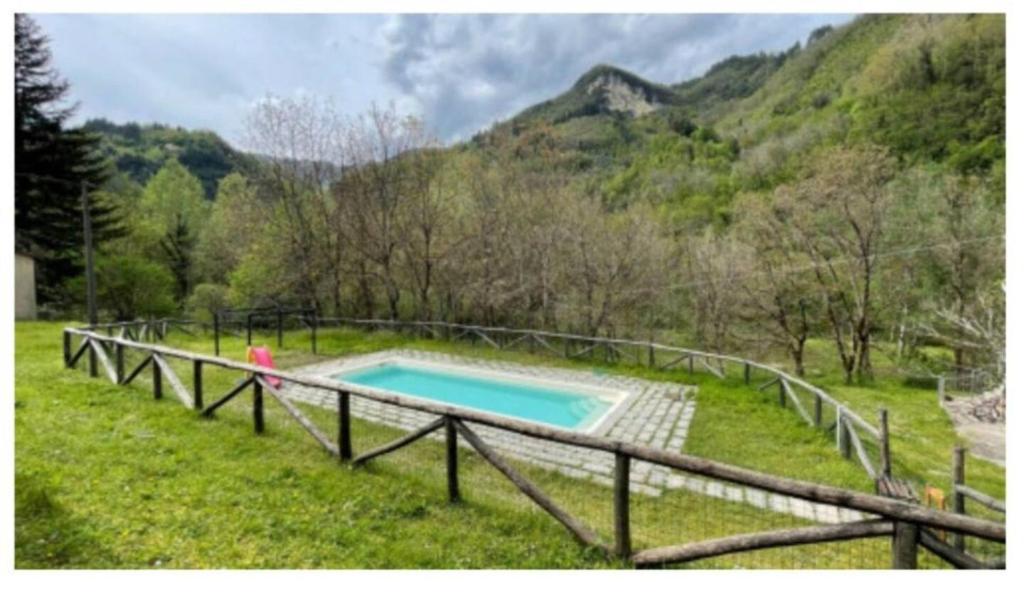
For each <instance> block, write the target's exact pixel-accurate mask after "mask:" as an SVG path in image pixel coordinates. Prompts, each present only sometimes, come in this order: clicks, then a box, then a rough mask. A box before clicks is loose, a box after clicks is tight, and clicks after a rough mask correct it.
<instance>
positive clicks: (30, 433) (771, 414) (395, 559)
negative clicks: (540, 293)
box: [16, 324, 1002, 567]
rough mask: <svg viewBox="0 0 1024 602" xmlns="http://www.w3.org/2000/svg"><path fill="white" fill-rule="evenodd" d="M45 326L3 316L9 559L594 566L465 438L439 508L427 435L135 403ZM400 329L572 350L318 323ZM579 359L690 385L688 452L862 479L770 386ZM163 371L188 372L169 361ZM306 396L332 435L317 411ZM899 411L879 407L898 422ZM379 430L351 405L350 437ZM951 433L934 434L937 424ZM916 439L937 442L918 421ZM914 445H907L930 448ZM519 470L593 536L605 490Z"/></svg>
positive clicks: (703, 511) (698, 514) (702, 512)
mask: <svg viewBox="0 0 1024 602" xmlns="http://www.w3.org/2000/svg"><path fill="white" fill-rule="evenodd" d="M59 329H60V327H59V325H55V324H18V326H17V340H16V343H17V361H16V374H17V377H16V378H17V380H16V399H17V403H16V408H17V410H16V434H17V438H16V459H17V464H16V466H17V472H16V562H17V566H19V567H43V566H46V567H53V566H68V567H85V566H88V567H113V566H118V567H144V566H171V567H219V566H230V567H261V566H262V567H397V566H405V567H483V566H505V567H531V566H532V567H584V566H588V567H593V566H608V565H607V563H606V561H604V560H602V559H601V558H600V556H599V555H597V554H596V553H595V552H593V551H586V550H582V549H581V548H580V547H579V546H577V545H576V544H575V543H574V542H573V540H572V539H571V538H569V537H568V536H567V535H566V534H565V533H564V531H562V529H561V528H560V527H559V526H558V525H557V524H555V523H554V522H553V521H551V520H550V519H549V518H548V517H547V516H546V515H543V514H541V513H539V512H538V511H536V510H535V509H533V508H531V506H530V504H529V503H528V502H526V501H525V500H524V499H523V498H522V496H520V495H518V494H516V492H515V491H514V490H512V489H511V487H510V486H509V485H508V484H507V483H506V482H505V481H504V480H503V479H502V478H500V477H499V476H497V475H496V473H495V472H494V471H493V470H491V469H490V468H489V467H488V466H486V465H484V464H483V463H482V462H481V461H480V460H479V458H477V457H475V456H474V455H473V454H471V453H468V452H467V453H464V454H463V457H462V459H461V463H460V477H461V480H462V482H463V491H464V495H465V496H466V498H467V499H468V503H466V504H461V505H456V506H452V505H449V504H447V503H446V502H445V491H444V474H443V470H444V469H443V460H442V459H443V455H442V454H443V452H442V449H441V446H440V445H437V444H433V443H420V444H418V445H415V446H412V447H410V448H408V451H402V452H399V453H398V454H396V455H394V457H388V459H387V460H384V461H381V462H377V463H375V464H374V466H373V467H372V468H371V469H369V470H360V471H350V470H347V469H339V467H338V466H337V465H336V463H335V462H333V461H332V460H331V459H329V458H328V457H326V456H324V455H323V454H321V453H318V448H317V447H316V446H315V444H314V443H313V442H312V440H311V439H310V438H309V437H308V436H306V434H305V433H304V432H302V431H301V430H300V428H299V427H298V426H297V425H295V424H294V423H293V422H292V421H290V420H289V419H288V418H287V417H286V416H285V415H284V413H283V411H281V410H280V409H278V408H277V407H276V405H275V404H273V403H272V402H270V401H269V400H268V415H267V423H268V434H267V435H266V436H264V437H255V436H253V435H252V432H251V422H250V417H249V415H248V408H247V404H246V403H245V399H247V398H242V399H241V400H239V401H236V402H233V403H231V404H229V405H228V406H225V408H224V409H223V410H222V411H221V412H220V413H219V416H220V418H219V419H218V420H215V421H203V420H199V419H196V418H195V417H193V416H192V415H191V414H190V413H189V412H188V411H187V410H185V409H184V408H183V407H182V406H180V405H179V404H177V402H176V401H174V400H173V398H171V397H170V395H169V393H168V398H166V399H165V400H163V401H161V402H153V401H151V399H150V395H149V394H148V393H147V392H146V390H145V387H146V385H147V384H148V383H147V375H143V378H142V379H141V380H142V382H141V383H140V386H138V387H134V386H133V387H131V388H117V387H114V386H112V385H111V384H109V383H108V382H105V381H102V380H90V379H89V378H88V377H86V376H85V375H84V373H83V372H82V371H68V370H63V369H61V366H60V351H59ZM265 342H268V343H269V342H270V341H269V340H268V341H265ZM303 343H304V341H302V340H300V337H299V336H298V335H289V340H288V341H287V346H288V347H289V350H288V351H285V352H281V353H278V356H279V357H278V359H279V363H280V364H281V365H282V366H285V367H287V366H290V365H298V364H302V363H307V362H309V361H312V360H313V359H314V357H313V356H311V355H310V354H308V353H305V352H302V351H298V349H299V348H303ZM173 344H175V345H178V346H182V347H190V348H193V349H196V350H199V351H205V352H209V349H210V343H209V341H208V340H198V339H188V338H187V337H176V338H175V340H174V341H173ZM399 345H401V346H410V347H417V348H422V349H429V350H437V351H446V352H456V353H473V354H474V355H483V356H490V357H495V358H501V359H504V360H510V361H521V362H541V361H543V362H547V363H554V364H565V365H573V366H575V367H577V368H583V367H584V366H582V365H581V363H580V362H564V361H560V360H548V359H545V358H540V357H538V356H531V355H527V354H522V353H514V352H497V351H495V350H485V349H483V348H480V347H476V348H473V347H470V346H469V345H453V344H448V343H441V342H436V341H412V340H410V339H408V338H405V337H401V336H397V335H388V334H383V333H381V334H375V335H371V336H366V335H364V334H360V333H354V332H350V331H340V332H331V333H322V336H321V337H320V349H321V352H322V353H324V354H341V353H358V352H368V351H373V350H377V349H383V348H387V347H393V346H399ZM225 352H226V354H227V355H230V356H233V357H236V358H239V359H240V358H241V356H242V345H241V344H240V342H239V341H238V340H236V339H231V340H228V341H227V342H226V343H225ZM594 369H607V370H616V371H623V372H628V373H632V374H636V375H637V376H646V377H660V378H666V377H672V378H674V379H677V380H687V379H696V381H698V382H700V384H701V389H700V405H699V406H698V408H699V409H698V412H697V415H696V418H695V420H694V423H693V425H692V426H691V434H690V438H689V440H688V442H687V446H686V451H688V452H692V453H697V454H701V455H707V456H709V457H715V458H718V459H722V460H727V461H731V462H735V463H738V464H742V465H746V466H751V467H754V468H760V469H764V470H769V471H771V472H775V473H778V474H784V475H789V476H795V477H801V478H809V479H816V480H820V481H823V482H829V483H835V484H839V485H848V486H852V487H858V488H862V489H867V488H869V486H870V485H869V484H868V483H867V481H866V478H864V477H863V475H862V474H861V473H860V472H859V470H858V469H857V468H856V467H855V466H854V465H853V464H851V463H849V462H845V461H843V460H841V459H839V458H838V457H837V455H836V454H835V452H834V451H833V450H832V449H831V442H830V441H829V440H828V438H827V437H825V436H823V435H820V434H818V433H816V432H814V431H813V430H811V429H808V428H806V427H804V426H802V424H801V423H800V422H799V420H798V418H796V416H795V414H793V413H792V412H789V411H785V410H781V409H779V408H777V407H776V406H775V405H774V404H772V403H767V400H769V399H770V396H769V395H765V396H760V395H758V394H754V393H750V392H749V391H748V392H746V393H745V394H744V393H743V392H744V391H746V389H745V388H742V387H740V386H735V385H732V384H729V383H718V382H712V381H707V380H706V379H701V378H700V377H699V376H696V377H689V376H687V375H685V373H684V372H680V373H658V372H649V371H647V370H643V369H639V368H614V367H595V368H594ZM178 372H179V374H181V375H183V376H185V375H187V374H188V371H187V370H186V369H185V367H184V366H182V369H181V370H179V371H178ZM205 383H206V388H207V389H208V390H209V391H210V392H208V393H207V396H208V398H210V399H212V398H213V397H214V395H215V393H214V392H216V391H223V390H226V389H227V388H229V387H230V386H231V384H232V383H233V377H232V376H231V375H229V374H228V373H224V372H221V371H219V370H218V371H214V370H208V371H207V375H206V380H205ZM856 391H859V390H855V391H851V393H854V392H856ZM931 407H932V408H935V406H934V404H932V406H931ZM310 413H311V415H312V417H313V419H314V420H316V421H317V422H319V423H320V424H321V426H322V427H323V429H324V430H325V431H326V432H331V429H332V428H333V417H332V416H329V415H328V414H327V413H326V412H319V411H312V412H310ZM932 414H934V411H933V412H932ZM914 421H915V424H916V422H917V418H914ZM727 425H731V426H727ZM903 425H904V423H901V422H898V421H896V420H894V428H896V430H897V431H899V430H901V429H902V428H903ZM947 430H949V431H951V429H949V428H948V426H947ZM395 434H396V433H395V432H394V431H392V430H390V429H386V428H383V427H378V426H375V425H371V424H367V423H362V422H359V421H356V426H355V432H354V436H355V439H356V441H355V444H356V448H357V451H358V450H365V449H367V448H369V447H371V446H374V445H377V444H380V443H382V442H384V441H386V440H388V439H389V438H393V437H394V436H395ZM897 437H898V438H899V439H903V438H904V437H902V436H901V435H899V434H897ZM949 437H950V435H949V434H948V433H946V432H941V433H940V438H941V439H943V440H945V439H948V438H949ZM905 439H906V441H905V442H904V443H900V444H899V446H897V451H896V453H897V454H900V453H901V451H900V448H901V447H905V448H906V449H908V450H915V449H918V448H919V447H920V446H921V445H922V444H923V443H922V441H919V440H917V439H916V438H914V437H905ZM925 443H927V444H928V446H929V447H930V446H931V445H934V444H935V442H934V441H931V437H929V438H928V439H927V440H926V441H925ZM919 453H920V455H921V458H922V460H921V461H922V462H923V461H924V460H923V458H925V457H930V455H929V454H926V453H924V452H919ZM943 456H944V454H943ZM908 464H909V465H913V463H912V462H908ZM975 464H978V465H980V462H979V463H972V465H971V467H972V470H971V471H970V472H971V477H972V484H977V485H979V488H982V489H987V490H989V491H996V490H998V491H1001V487H1002V478H1001V474H996V472H997V471H996V470H994V469H993V470H992V471H990V472H991V474H989V475H988V477H987V478H989V479H990V480H991V482H987V481H986V482H985V485H984V486H982V485H981V484H980V483H975V477H976V476H977V473H978V471H977V470H974V466H975ZM929 465H930V463H929ZM522 468H524V470H526V472H527V473H528V474H530V476H531V477H532V478H534V479H536V480H537V482H538V483H540V484H541V485H542V486H543V488H544V489H545V490H546V491H548V492H549V493H551V494H552V495H553V496H554V497H555V498H556V499H557V500H558V501H559V502H560V503H562V504H563V505H564V506H566V507H567V508H568V509H569V510H570V511H572V512H574V513H575V514H577V515H578V516H580V517H581V518H583V519H584V520H585V521H586V522H587V523H588V524H590V525H592V526H594V527H595V528H596V529H597V530H598V532H599V534H600V535H601V536H602V537H604V538H605V539H606V540H608V539H610V537H611V532H610V531H611V530H610V526H611V515H610V491H609V490H608V489H606V488H604V487H601V486H599V485H596V484H590V483H581V482H579V481H576V480H572V479H567V478H565V477H560V476H559V475H555V474H551V473H546V472H544V471H540V470H536V469H531V468H529V467H522ZM634 503H635V505H636V507H635V511H634V521H633V522H634V535H635V540H636V546H637V547H644V546H651V545H665V544H669V543H678V542H680V541H687V540H693V539H696V538H703V537H711V536H715V535H722V534H729V533H739V532H744V531H750V530H759V529H764V528H768V527H779V526H785V525H796V524H799V521H796V519H790V518H782V517H773V516H765V513H759V512H756V511H754V510H752V509H751V508H750V507H748V506H743V505H736V504H727V503H723V502H717V501H714V502H712V501H709V500H708V499H707V498H702V497H698V496H694V495H691V494H686V493H678V492H677V493H674V494H671V495H666V496H663V497H662V498H658V499H652V500H649V499H645V498H644V497H643V496H634ZM879 545H881V542H863V543H858V544H856V545H847V546H840V545H832V546H815V547H814V548H812V549H806V548H801V549H790V550H788V551H778V552H768V553H759V554H753V555H749V554H748V555H744V556H740V557H734V558H724V559H719V560H716V561H713V562H707V563H704V565H705V566H734V565H736V564H741V565H743V566H776V567H777V566H805V567H810V566H849V565H850V564H851V563H860V562H861V560H860V559H861V558H863V557H866V556H868V557H872V558H875V557H878V558H882V557H884V549H882V548H884V546H882V548H879V547H878V546H879ZM883 560H884V558H883ZM880 562H881V561H880ZM881 564H884V562H881Z"/></svg>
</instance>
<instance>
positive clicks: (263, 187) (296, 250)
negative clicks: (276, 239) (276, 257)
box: [245, 97, 346, 313]
mask: <svg viewBox="0 0 1024 602" xmlns="http://www.w3.org/2000/svg"><path fill="white" fill-rule="evenodd" d="M341 127H342V122H341V119H340V117H339V116H338V115H337V114H336V113H335V111H334V109H333V107H332V106H331V104H330V103H328V102H326V101H321V100H317V99H314V98H308V97H307V98H302V99H298V100H289V99H276V98H268V99H266V100H264V101H262V102H260V103H259V104H257V106H256V108H255V109H254V110H253V111H252V113H251V114H250V115H249V116H248V119H247V122H246V138H245V142H246V146H247V147H248V148H249V150H250V151H252V152H254V153H256V154H258V155H259V157H260V165H259V169H258V170H257V177H256V179H255V183H256V184H257V185H258V186H259V188H260V192H261V194H262V196H263V198H264V199H266V201H267V202H268V203H270V204H272V205H273V206H274V207H275V208H276V211H275V213H274V216H275V218H278V219H280V220H281V222H282V224H281V225H282V227H281V228H279V231H278V232H277V234H278V236H280V237H281V240H283V241H284V242H286V244H287V245H288V248H289V250H290V254H291V257H293V258H294V261H292V262H291V269H290V270H289V271H288V273H287V274H284V275H283V276H284V277H290V278H292V279H293V280H294V284H295V288H296V289H297V290H298V291H299V297H300V299H301V300H302V301H303V302H305V303H308V304H311V305H313V306H314V307H316V308H318V309H321V308H322V303H321V300H320V292H321V289H322V282H323V280H324V279H325V277H326V278H327V279H328V282H329V286H328V289H329V295H330V297H331V299H332V305H333V308H334V311H335V312H336V313H340V311H341V284H342V273H343V269H342V266H343V261H344V257H343V249H344V240H343V233H342V231H341V230H340V229H339V228H337V227H335V226H336V224H337V223H338V216H337V215H336V208H337V204H336V203H335V202H334V199H333V197H332V195H331V194H330V185H331V183H332V182H334V181H336V180H337V178H338V177H339V176H340V174H341V169H342V166H343V165H344V164H345V160H346V156H345V153H344V150H345V149H344V148H343V147H342V146H341V145H340V144H339V142H340V140H341V135H340V134H341Z"/></svg>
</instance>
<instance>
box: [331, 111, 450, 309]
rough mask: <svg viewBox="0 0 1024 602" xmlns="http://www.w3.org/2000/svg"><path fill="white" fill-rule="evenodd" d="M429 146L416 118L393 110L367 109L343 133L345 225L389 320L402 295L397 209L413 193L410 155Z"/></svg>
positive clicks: (422, 128)
mask: <svg viewBox="0 0 1024 602" xmlns="http://www.w3.org/2000/svg"><path fill="white" fill-rule="evenodd" d="M433 145H434V141H433V140H432V139H431V138H430V137H429V136H428V135H427V134H426V131H425V130H424V127H423V124H422V123H421V122H420V121H419V120H417V119H415V118H413V117H408V116H401V115H399V114H398V113H397V111H396V110H395V108H394V107H393V106H392V107H389V108H388V109H381V108H379V107H377V106H373V107H372V108H371V109H370V110H369V111H368V112H367V113H366V114H364V115H361V116H360V117H358V118H357V119H355V120H353V121H352V122H351V123H350V124H349V125H348V128H347V131H346V135H345V148H346V151H347V152H346V156H347V157H348V159H349V161H350V168H349V170H348V172H347V174H346V179H347V180H348V182H347V186H346V190H347V191H349V192H351V193H352V196H351V198H349V199H347V202H346V203H345V205H346V207H347V209H348V211H347V212H346V220H345V223H346V224H347V229H348V231H349V232H351V237H350V238H351V242H352V245H353V249H354V251H355V252H356V253H357V254H359V255H361V256H362V257H363V258H364V259H366V260H367V261H368V262H369V264H370V265H371V266H372V267H373V268H374V272H373V275H374V276H375V277H376V278H377V279H378V280H379V281H380V283H381V285H382V286H383V288H384V292H385V295H386V298H387V303H388V313H389V316H390V317H391V319H398V317H399V316H398V310H399V302H400V300H401V295H402V287H401V283H400V278H399V273H398V271H399V258H398V254H399V251H400V246H401V243H402V228H401V224H400V218H399V211H400V209H401V206H402V203H403V202H404V201H405V199H406V197H407V195H409V194H411V193H412V192H413V190H414V186H413V183H414V177H413V173H412V172H413V170H412V168H411V164H412V163H414V161H413V160H411V159H410V155H411V154H413V153H414V152H421V150H422V149H426V148H429V147H431V146H433Z"/></svg>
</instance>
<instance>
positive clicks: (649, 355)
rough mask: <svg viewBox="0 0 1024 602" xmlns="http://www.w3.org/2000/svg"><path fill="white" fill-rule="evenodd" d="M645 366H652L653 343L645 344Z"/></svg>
mask: <svg viewBox="0 0 1024 602" xmlns="http://www.w3.org/2000/svg"><path fill="white" fill-rule="evenodd" d="M647 367H648V368H653V367H654V345H653V344H649V345H647Z"/></svg>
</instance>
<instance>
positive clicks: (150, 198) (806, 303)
mask: <svg viewBox="0 0 1024 602" xmlns="http://www.w3.org/2000/svg"><path fill="white" fill-rule="evenodd" d="M1005 109H1006V106H1005V21H1004V18H1003V17H1001V16H998V15H984V16H963V15H948V16H928V15H911V16H906V15H888V16H869V17H862V18H858V19H856V20H855V21H853V22H852V23H850V24H849V25H846V26H843V27H839V28H836V29H831V28H823V29H821V30H818V31H816V32H814V33H813V34H812V35H811V36H810V39H809V40H807V41H805V42H804V43H803V44H801V45H798V46H795V47H793V48H791V49H790V50H788V51H786V52H783V53H778V54H759V55H754V56H748V57H731V58H726V59H725V60H723V61H722V62H720V63H719V64H717V65H715V66H713V67H712V68H711V69H710V70H709V71H708V72H707V73H706V74H705V75H704V76H702V77H700V78H696V79H693V80H689V81H685V82H677V83H671V82H669V83H654V82H650V81H647V80H645V79H643V78H641V77H639V76H636V75H634V74H631V73H628V72H625V71H623V70H621V69H618V68H615V67H612V66H604V65H602V66H597V67H595V68H594V69H592V70H590V71H589V72H587V73H585V74H583V75H582V76H581V77H580V78H579V80H578V81H577V82H576V83H575V84H574V85H573V86H571V87H570V88H569V89H568V90H567V91H566V92H565V93H564V94H562V95H560V96H558V97H556V98H553V99H551V100H550V101H547V102H544V103H541V104H539V105H537V106H534V107H530V108H527V109H526V110H524V111H523V112H522V113H521V114H519V115H517V116H516V117H514V118H512V119H510V120H508V121H506V122H503V123H499V124H496V125H495V126H493V127H491V128H489V129H488V130H486V131H484V132H481V133H479V134H478V135H477V136H475V137H474V138H473V139H472V140H470V141H467V142H465V143H461V144H457V145H454V146H451V147H448V148H443V147H441V146H440V145H439V144H437V143H436V141H434V140H433V139H432V138H431V137H430V135H429V128H430V124H424V123H421V122H419V121H417V120H415V119H408V118H406V117H405V116H402V115H398V114H396V113H395V112H394V111H392V110H378V109H374V110H372V111H370V112H368V113H367V114H364V115H360V116H343V115H338V114H337V113H336V112H335V110H334V109H333V107H331V106H330V105H329V104H328V103H326V102H322V101H318V100H310V99H306V100H297V101H276V102H267V103H263V104H261V105H259V106H258V107H256V108H255V109H254V110H253V112H252V114H251V115H250V119H249V120H248V123H249V127H250V131H248V132H247V140H249V141H250V144H251V145H252V146H251V148H249V149H247V150H248V151H250V152H252V153H254V154H253V155H252V156H259V157H261V159H260V160H258V161H257V160H253V159H251V158H247V156H245V155H242V154H240V153H238V152H236V151H234V150H232V149H231V148H230V147H229V146H227V145H226V144H225V143H224V142H223V141H221V140H220V139H219V138H217V137H216V136H215V135H214V134H210V133H205V132H199V133H196V132H186V131H183V130H180V129H172V128H166V127H161V126H145V127H140V126H137V125H133V124H129V125H124V126H116V125H113V124H110V123H108V122H105V121H93V122H90V123H89V124H88V125H87V126H86V129H87V130H91V131H93V132H97V133H100V134H102V136H103V139H104V142H103V148H104V152H105V153H106V154H107V155H108V156H109V157H110V158H111V160H112V162H113V164H114V165H115V166H116V169H117V170H118V171H120V172H121V173H123V174H126V175H127V176H128V177H127V178H124V177H122V178H114V179H113V180H112V181H111V183H110V184H109V185H108V186H107V188H106V192H105V194H107V195H109V197H110V199H111V200H112V202H113V203H114V204H116V205H117V206H119V207H120V208H121V209H122V212H123V215H124V216H125V219H126V221H127V223H128V224H129V225H130V228H129V229H130V234H129V235H128V236H126V237H124V238H122V239H121V240H119V241H115V242H112V243H109V244H107V245H106V246H105V248H104V249H103V257H102V258H101V264H100V265H101V270H105V272H104V271H101V289H102V290H101V293H102V295H103V296H104V300H105V301H104V304H103V306H104V307H105V308H107V309H112V308H116V314H117V315H116V316H112V317H118V318H124V317H129V316H134V315H146V314H149V313H171V312H176V311H181V310H186V311H190V312H194V313H196V314H198V315H208V312H209V311H211V310H213V309H216V308H217V307H221V306H225V305H252V304H262V303H274V302H279V303H287V304H304V305H311V306H315V307H317V308H318V309H319V310H320V311H322V312H324V313H327V314H346V315H362V316H371V315H372V316H387V317H396V318H397V317H413V316H415V317H422V318H444V319H448V320H458V321H467V322H483V323H489V324H505V325H510V326H511V325H527V324H528V325H533V326H539V327H545V328H551V329H560V330H574V331H581V332H587V333H599V332H602V333H612V334H631V335H634V336H650V335H651V334H652V333H661V335H663V336H670V337H676V338H679V339H684V340H686V341H687V342H688V343H691V344H694V345H698V346H702V347H705V348H710V349H718V350H732V349H743V350H744V352H745V353H746V354H747V355H756V354H758V353H759V352H761V351H771V352H774V353H776V354H778V353H785V354H786V355H787V356H788V357H789V358H790V360H791V361H792V363H793V365H794V369H795V370H797V371H798V372H801V371H802V370H803V369H804V347H805V345H806V343H807V341H808V340H809V339H811V338H826V339H828V340H829V341H830V344H831V346H832V347H833V348H834V349H835V360H836V362H837V363H838V365H841V366H842V368H843V370H844V371H845V372H846V374H847V375H848V377H849V378H850V379H853V378H855V377H858V376H859V377H862V378H868V377H870V375H871V370H872V367H871V366H872V365H871V354H872V352H873V350H876V352H877V348H878V343H879V342H880V341H885V342H886V344H887V346H886V353H892V354H895V355H896V356H897V357H898V358H899V360H900V361H905V362H907V363H915V364H916V365H919V366H925V368H927V369H932V368H935V369H941V368H942V366H941V365H939V364H942V362H947V363H951V364H954V365H955V366H956V367H958V368H961V369H967V368H973V369H979V370H983V371H985V373H986V374H989V375H990V376H991V377H992V378H994V379H997V380H998V379H1000V378H1001V375H1002V371H1003V357H1002V353H1003V352H1002V347H1003V338H1002V337H1003V334H1002V333H1003V322H1002V320H1003V297H1004V295H1003V291H1002V281H1003V279H1004V277H1005V264H1004V261H1003V248H1004V247H1003V245H1004V228H1005V226H1004V223H1005V222H1004V215H1005V193H1004V191H1005V159H1004V157H1005ZM343 166H348V167H347V168H344V169H343ZM140 186H142V187H141V188H140ZM210 199H213V202H209V200H210ZM104 274H106V276H104ZM125 274H130V275H131V276H130V277H126V276H124V275H125ZM140 283H144V284H140ZM141 287H144V289H145V290H146V291H147V294H146V295H134V294H131V293H132V289H133V288H141ZM72 297H73V295H72ZM926 344H929V345H934V344H941V345H943V346H945V348H946V349H948V350H949V356H948V357H946V356H943V355H942V354H939V355H929V354H926V353H924V351H923V349H924V346H925V345H926Z"/></svg>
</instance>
